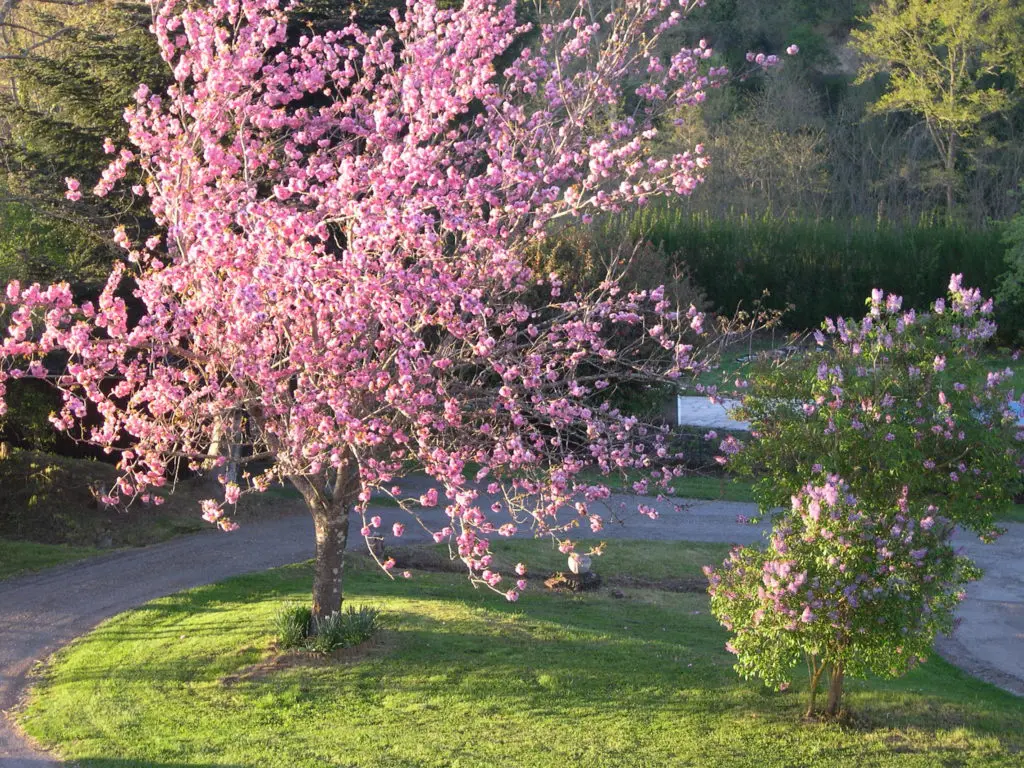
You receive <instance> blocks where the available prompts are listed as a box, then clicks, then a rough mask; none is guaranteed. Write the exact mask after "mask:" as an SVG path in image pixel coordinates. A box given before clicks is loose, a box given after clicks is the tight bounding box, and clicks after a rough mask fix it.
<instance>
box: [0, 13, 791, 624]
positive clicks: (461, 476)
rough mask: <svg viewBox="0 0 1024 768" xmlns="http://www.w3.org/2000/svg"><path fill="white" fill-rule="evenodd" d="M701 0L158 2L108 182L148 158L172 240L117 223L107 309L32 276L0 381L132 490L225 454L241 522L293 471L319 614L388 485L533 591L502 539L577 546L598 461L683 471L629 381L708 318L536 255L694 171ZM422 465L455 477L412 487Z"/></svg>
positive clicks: (12, 290)
mask: <svg viewBox="0 0 1024 768" xmlns="http://www.w3.org/2000/svg"><path fill="white" fill-rule="evenodd" d="M691 4H697V3H696V2H694V3H690V2H683V3H681V4H674V3H670V2H668V0H635V1H634V2H630V3H622V4H617V8H616V9H615V11H613V12H612V13H609V14H608V15H607V16H603V17H597V18H595V17H594V16H593V15H592V14H591V8H590V4H589V3H587V2H583V1H581V2H580V3H579V4H578V5H576V6H575V7H574V8H573V9H572V10H571V12H570V13H569V14H568V15H567V16H566V17H565V18H564V19H563V20H560V21H557V22H552V23H548V24H544V25H540V26H539V27H537V28H536V29H532V28H530V27H529V26H528V25H526V24H523V23H521V22H520V21H519V20H517V15H516V5H515V2H512V1H509V2H498V1H497V0H465V2H463V3H461V6H460V7H459V8H458V9H456V10H441V9H439V8H438V7H437V5H436V3H435V2H434V0H410V2H409V3H408V5H407V9H406V11H405V12H404V14H399V13H397V12H396V13H395V14H394V25H393V26H389V27H383V28H380V29H377V30H376V31H366V30H364V29H362V28H361V27H360V26H358V25H357V24H355V23H353V24H351V25H350V26H348V27H346V28H344V29H340V30H333V31H329V32H326V33H324V34H312V33H311V34H309V35H305V36H302V37H300V38H298V39H290V38H289V36H288V31H287V18H286V15H285V12H284V10H283V9H282V7H281V5H280V3H279V0H212V2H209V3H190V2H183V1H182V0H156V1H155V2H154V24H153V29H154V31H155V34H156V36H157V38H158V40H159V43H160V47H161V50H162V52H163V56H164V58H165V59H166V61H167V62H168V64H169V65H170V66H171V67H172V69H173V75H174V84H173V85H172V86H171V87H170V88H169V89H168V90H167V92H166V93H152V92H150V91H149V89H147V88H146V87H145V86H142V87H140V88H139V90H138V93H137V94H136V103H135V105H134V106H133V107H132V108H130V109H129V110H127V112H126V119H127V121H128V123H129V126H130V139H131V143H132V147H131V148H122V149H118V148H116V147H114V146H112V145H109V143H108V146H107V150H108V152H110V153H111V154H112V155H113V161H112V163H111V165H110V167H109V168H108V169H107V171H106V172H105V173H104V174H103V178H102V180H101V181H100V183H99V184H98V185H97V187H96V188H95V189H94V190H93V192H94V193H95V194H99V195H104V194H106V193H107V192H109V191H110V190H111V189H112V188H113V186H114V185H115V184H117V183H118V181H119V180H120V179H122V178H123V177H124V175H125V173H126V170H127V169H128V168H129V166H131V165H133V164H134V165H135V166H137V167H138V168H139V169H140V170H141V171H142V174H143V176H144V178H145V187H144V188H139V189H138V190H136V191H137V192H138V193H140V194H146V195H148V197H149V198H150V200H151V207H152V212H153V214H154V216H155V217H156V219H157V222H158V224H159V225H160V226H161V227H162V228H163V231H164V232H165V233H166V234H165V235H164V236H162V237H153V238H151V239H149V240H147V241H146V242H130V241H129V240H128V238H127V236H126V235H125V234H124V232H123V231H122V232H118V234H117V237H118V240H119V242H120V243H121V245H122V246H123V248H124V249H125V252H126V262H125V263H124V264H122V265H119V266H117V267H116V268H115V269H114V270H113V272H112V274H111V275H110V278H109V280H108V282H107V285H106V288H105V290H104V291H103V292H102V295H101V296H100V297H99V300H98V301H97V302H96V303H84V304H77V303H76V302H75V301H74V299H73V297H72V295H71V293H70V290H69V288H68V286H66V285H56V286H50V287H48V288H42V287H39V286H29V287H22V286H19V285H17V284H12V285H10V286H8V288H7V292H6V301H5V304H4V306H3V309H4V311H6V312H8V313H9V316H10V326H9V329H8V333H7V335H6V338H5V339H4V341H3V346H2V348H0V355H2V358H0V360H2V365H0V398H2V387H3V382H4V381H6V380H7V379H10V378H17V377H20V376H37V377H47V376H49V377H50V378H51V379H52V380H53V381H54V383H55V384H56V386H57V387H59V389H60V390H61V391H62V392H63V397H64V401H63V402H64V404H63V408H62V410H61V411H60V413H59V414H57V415H56V416H55V419H54V421H55V423H56V425H57V427H58V428H60V429H63V430H74V431H75V433H76V434H79V435H80V437H81V439H83V440H85V441H88V442H89V443H92V444H94V445H98V446H102V447H103V448H105V449H106V450H108V451H112V452H119V454H120V468H121V469H122V470H123V478H122V480H121V481H120V483H119V485H118V487H117V488H116V489H114V490H113V491H112V492H111V493H110V496H109V498H108V499H107V500H108V501H109V502H111V503H117V502H123V501H125V500H127V499H130V498H134V497H137V496H141V498H142V499H143V500H147V499H149V498H151V497H152V494H154V492H155V491H154V489H157V490H158V489H160V488H161V487H163V486H164V485H165V484H166V483H167V482H168V479H169V476H171V475H172V474H173V472H174V471H175V470H176V468H177V467H178V466H180V465H183V464H184V465H188V466H190V467H192V468H193V469H199V468H202V467H203V466H205V465H206V464H207V463H209V462H213V463H217V464H220V465H224V464H225V463H227V462H228V459H229V454H230V456H231V458H232V462H231V463H234V460H235V459H237V460H238V461H239V462H241V463H242V465H243V468H244V470H245V471H243V472H242V474H241V475H240V476H239V477H237V478H236V477H234V476H233V475H231V474H230V473H222V475H221V480H222V482H223V484H224V489H223V496H222V497H221V498H217V499H209V500H207V501H205V502H203V516H204V517H205V518H206V519H207V520H209V521H210V522H213V523H216V524H217V525H219V526H220V527H221V528H223V529H225V530H229V529H231V528H233V527H235V525H236V523H235V522H234V521H233V520H232V508H233V505H234V504H235V503H236V502H237V500H238V498H239V496H240V494H242V493H244V492H249V491H260V490H263V489H265V488H267V487H268V485H270V484H271V483H274V482H278V481H287V482H290V483H291V484H292V485H294V486H295V488H297V489H298V491H299V492H300V493H301V494H302V497H303V499H304V500H305V503H306V505H307V506H308V508H309V511H310V513H311V515H312V517H313V520H314V522H315V529H316V570H315V581H314V587H313V612H314V616H315V617H318V618H319V617H323V616H325V615H327V614H330V613H331V612H333V611H336V610H338V609H339V606H340V603H341V598H342V575H343V556H344V550H345V547H346V542H347V536H348V530H349V517H350V515H351V514H353V513H354V514H357V515H363V528H362V530H363V534H364V536H367V537H376V536H378V535H380V531H379V529H378V527H377V526H378V525H379V522H378V521H377V520H376V519H375V518H372V517H371V518H369V519H367V516H366V511H367V508H368V504H369V502H370V499H371V494H372V493H375V492H377V493H383V494H390V495H393V496H394V497H395V498H396V499H397V500H398V502H399V504H400V505H401V506H402V507H403V508H405V509H407V510H408V511H409V512H410V513H411V514H412V515H413V518H414V519H413V522H414V521H415V518H416V517H417V512H418V510H421V509H423V508H425V507H431V506H435V505H439V506H442V507H443V508H444V511H445V513H446V520H447V524H445V525H443V526H441V527H440V528H439V529H436V530H435V529H430V533H431V534H433V537H434V539H435V540H437V541H448V542H449V543H450V545H451V546H452V548H453V550H454V551H456V552H457V554H458V556H459V557H460V558H461V559H462V560H463V561H464V562H465V563H466V565H467V567H468V569H469V573H470V575H471V577H472V579H473V580H474V581H475V582H477V583H479V584H483V585H486V586H488V587H490V588H492V589H495V590H497V591H499V592H501V593H503V594H505V595H506V596H507V598H508V599H509V600H515V599H516V598H517V597H518V595H519V593H520V591H521V590H522V589H523V588H525V582H524V581H522V580H521V579H520V580H519V581H514V580H515V576H512V577H504V576H503V574H501V573H500V572H498V571H497V570H496V569H495V568H494V567H493V564H492V563H491V556H490V554H489V549H490V545H489V542H490V540H491V539H492V538H493V537H494V536H508V535H513V534H514V533H515V532H516V531H517V530H518V529H520V528H522V527H524V526H527V525H528V526H532V528H533V529H534V531H535V532H536V533H537V534H538V535H552V536H556V537H558V538H559V540H560V541H561V542H562V548H563V551H565V552H571V551H572V550H573V547H574V542H573V541H572V540H571V539H570V538H569V534H570V533H571V530H572V529H573V528H574V527H575V526H578V525H580V524H581V523H582V524H583V525H586V526H588V527H590V528H592V529H594V530H599V529H600V528H601V526H602V524H603V520H602V515H601V506H600V503H601V502H602V500H604V499H607V497H608V495H609V489H608V487H607V486H606V485H603V484H588V483H585V482H581V481H580V479H579V477H580V473H581V471H583V470H584V469H587V468H593V467H597V468H598V469H599V470H600V471H601V472H604V473H609V472H613V471H620V470H625V469H635V468H643V469H646V470H649V471H650V474H651V476H652V480H651V482H660V483H662V484H663V485H665V486H666V487H667V484H668V482H669V480H670V478H671V474H670V473H663V472H660V471H659V470H658V469H657V468H656V466H655V465H656V463H657V462H658V461H659V460H660V459H664V458H667V457H668V450H667V448H666V446H665V440H664V435H663V434H661V433H657V432H651V431H649V430H647V429H645V428H644V427H643V426H642V425H641V424H639V423H638V422H637V420H636V419H635V418H633V417H630V416H628V415H626V414H623V413H621V412H619V411H618V410H616V409H615V408H614V407H612V406H611V405H609V403H608V402H607V397H606V394H607V391H608V390H609V386H610V384H612V383H614V384H617V385H619V386H622V385H630V384H632V385H636V386H647V385H650V384H651V383H658V382H662V383H665V382H669V383H670V382H673V381H676V380H677V379H678V378H679V377H680V376H682V375H684V374H685V373H687V372H689V371H693V370H697V369H699V368H700V367H701V365H702V356H701V351H700V346H699V335H700V334H701V333H702V331H703V327H702V324H703V322H704V318H703V316H702V315H701V314H700V313H698V312H697V311H696V310H694V309H693V308H692V307H689V308H687V307H674V306H671V305H670V304H669V302H668V301H666V299H665V297H664V294H663V291H662V290H654V291H640V292H627V291H624V290H622V289H621V288H620V286H619V272H618V271H617V270H616V269H614V268H613V269H611V270H610V272H609V277H608V279H607V280H606V281H605V282H603V283H602V284H601V285H600V286H599V287H598V288H596V289H595V290H594V291H592V292H591V293H589V294H587V295H562V291H561V284H560V282H559V280H558V278H557V276H556V275H550V276H542V275H537V274H534V272H533V271H531V269H530V268H529V266H528V264H527V263H526V262H525V260H524V256H523V254H524V253H526V252H527V251H528V248H527V246H528V245H530V244H531V243H536V241H537V240H538V239H539V238H542V237H543V236H544V233H545V231H547V230H549V229H550V228H551V227H552V226H556V225H557V223H558V221H559V220H565V221H568V222H571V221H574V220H580V219H582V220H586V219H587V217H589V216H592V215H594V214H596V213H599V212H602V211H615V210H619V209H620V208H622V207H623V206H626V205H632V204H643V203H645V202H646V201H648V200H650V199H652V198H655V197H658V196H665V195H685V194H688V193H689V192H690V191H691V190H693V189H694V188H695V187H696V186H697V184H699V183H700V181H701V180H702V171H703V169H704V167H705V166H706V164H707V160H706V159H705V157H704V156H703V154H702V149H701V148H700V147H696V148H694V149H693V150H692V151H686V152H682V153H677V154H664V152H663V151H661V150H659V149H658V146H657V144H656V137H657V135H658V127H659V125H661V124H662V123H663V122H664V121H665V120H666V119H671V118H672V117H673V115H674V114H677V112H678V110H679V109H680V108H682V107H685V106H686V105H692V104H696V103H699V102H700V101H702V99H703V98H704V94H705V93H706V91H707V89H708V88H710V87H712V86H714V85H716V84H717V83H718V82H720V81H721V79H722V78H723V76H724V75H725V72H724V70H722V69H716V68H715V67H710V66H708V62H707V59H708V58H709V57H710V56H711V49H710V48H708V47H707V45H706V43H704V42H703V41H702V42H701V43H700V44H699V45H698V46H696V47H694V48H693V49H682V50H679V51H677V52H676V53H674V54H672V55H671V56H663V55H661V54H660V53H659V51H660V50H661V49H660V48H659V45H661V43H662V40H663V38H664V36H665V33H666V32H668V31H669V30H671V29H672V28H673V27H675V26H677V25H678V24H679V22H680V21H681V19H682V17H683V16H684V15H685V13H686V12H687V11H688V10H689V6H690V5H691ZM680 5H681V7H680ZM523 40H527V41H528V42H530V43H531V44H530V45H529V46H525V47H524V46H523V44H522V41H523ZM758 63H759V64H763V65H765V66H767V65H770V64H772V63H774V59H773V58H772V59H771V60H768V59H762V60H761V61H760V62H758ZM80 194H81V191H80V190H79V188H78V183H77V182H75V181H74V180H69V184H68V196H69V197H77V196H79V195H80ZM120 291H130V292H131V294H132V295H133V296H134V297H135V299H136V300H137V301H138V302H139V303H140V305H141V307H142V310H141V312H140V313H138V314H139V316H138V317H136V316H135V315H134V314H132V313H129V312H128V310H127V308H126V303H125V301H124V300H123V299H122V298H121V294H120V293H119V292H120ZM52 353H60V354H61V355H63V358H61V359H66V365H64V367H63V370H62V371H61V372H60V374H59V375H55V376H54V375H51V374H50V373H49V372H50V369H51V368H52V367H53V360H54V358H53V357H52ZM47 356H51V357H50V359H49V361H47V360H46V358H47ZM92 414H98V418H97V419H93V420H90V418H87V417H90V415H92ZM125 446H127V447H125ZM240 448H243V449H244V450H239V449H240ZM413 469H415V470H416V471H422V472H425V473H426V474H427V475H428V476H429V477H430V478H432V479H433V480H434V481H435V482H436V484H437V486H438V487H439V488H440V490H441V493H440V494H439V493H437V492H436V491H430V492H428V493H426V494H423V495H422V497H420V498H417V499H413V498H410V496H409V494H405V493H403V490H402V486H401V483H400V482H399V480H400V478H401V477H402V476H404V475H406V474H407V473H408V472H410V471H411V470H413ZM481 491H486V492H487V493H486V498H484V496H483V495H482V493H481ZM424 524H425V523H424ZM391 532H392V533H393V534H394V535H400V534H401V533H403V532H404V526H402V525H396V526H395V527H394V529H393V530H392V531H391ZM381 565H382V566H383V567H384V568H385V569H391V568H392V567H393V565H394V564H393V562H392V561H390V560H387V561H384V562H382V563H381ZM517 575H520V574H517ZM510 582H513V583H510Z"/></svg>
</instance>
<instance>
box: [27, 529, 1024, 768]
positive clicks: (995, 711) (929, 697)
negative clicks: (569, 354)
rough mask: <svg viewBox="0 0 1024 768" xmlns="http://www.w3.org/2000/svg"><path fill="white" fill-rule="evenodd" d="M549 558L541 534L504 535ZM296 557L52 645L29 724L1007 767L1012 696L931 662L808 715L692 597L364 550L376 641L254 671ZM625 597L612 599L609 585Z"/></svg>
mask: <svg viewBox="0 0 1024 768" xmlns="http://www.w3.org/2000/svg"><path fill="white" fill-rule="evenodd" d="M502 550H503V551H502V552H501V557H502V558H508V559H509V560H511V559H516V558H527V557H529V560H530V562H533V563H534V568H535V569H539V568H541V566H542V564H544V563H545V560H544V558H546V557H548V556H549V553H548V551H547V549H546V547H545V545H543V544H539V543H528V542H508V543H503V547H502ZM722 553H723V548H722V547H721V546H720V545H703V544H674V543H659V544H648V543H628V544H627V543H622V542H615V543H614V545H613V546H612V547H610V548H609V553H608V555H607V556H606V557H605V558H603V559H602V560H601V561H599V563H600V565H599V567H600V569H601V572H602V573H603V574H605V575H606V576H609V577H610V576H612V575H616V576H618V577H625V576H635V577H639V578H644V577H646V578H654V577H657V576H658V575H659V574H660V575H664V574H671V575H673V576H677V577H694V576H696V574H697V573H698V571H697V568H698V567H699V564H701V563H702V562H715V561H718V560H719V559H720V558H721V556H722ZM310 581H311V573H310V568H309V566H308V565H298V566H292V567H288V568H282V569H276V570H273V571H269V572H266V573H263V574H258V575H251V576H245V577H241V578H236V579H232V580H230V581H226V582H223V583H221V584H217V585H213V586H209V587H203V588H199V589H195V590H191V591H189V592H184V593H181V594H178V595H174V596H171V597H168V598H165V599H162V600H157V601H154V602H152V603H150V604H148V605H146V606H143V607H142V608H139V609H137V610H135V611H131V612H129V613H126V614H123V615H121V616H118V617H116V618H114V619H112V620H110V621H107V622H105V623H104V624H102V625H101V626H100V627H99V628H98V629H97V630H95V631H94V632H92V633H91V634H89V635H88V636H86V637H84V638H82V639H81V640H79V641H78V642H76V643H75V644H74V645H73V646H71V647H70V648H68V649H66V650H65V651H63V652H61V653H60V654H59V655H58V657H57V658H56V660H55V661H54V663H53V664H52V665H51V666H50V668H49V670H48V672H47V673H46V676H45V677H44V678H43V680H42V681H41V683H40V684H39V686H38V687H37V688H36V689H35V691H34V693H33V694H32V696H31V698H30V701H29V703H28V705H27V709H26V710H25V711H23V712H22V713H21V714H20V720H21V723H22V724H23V726H24V727H25V728H26V730H27V731H28V733H29V734H30V735H32V736H33V737H35V738H37V739H39V740H40V741H41V742H42V743H43V744H45V745H47V746H51V747H57V748H58V749H59V750H60V752H61V753H62V754H63V755H64V756H65V757H68V758H71V759H74V760H76V761H79V762H78V764H80V765H82V766H86V767H88V768H98V767H99V766H105V767H107V768H112V767H114V766H117V768H125V767H126V766H157V767H159V766H170V765H175V766H213V765H218V766H321V765H332V766H359V767H360V768H375V767H378V766H379V767H381V768H384V767H385V766H386V767H387V768H402V767H404V766H410V767H411V766H416V767H417V768H419V767H422V768H427V767H436V768H441V767H442V766H444V767H448V766H458V767H461V768H468V767H474V768H475V767H476V766H481V767H483V766H488V767H490V766H509V768H511V767H512V766H516V767H518V766H531V768H532V767H536V768H545V767H547V766H552V767H555V766H557V767H558V768H564V767H565V766H638V767H639V766H757V767H758V768H761V767H762V766H768V767H771V766H778V767H779V768H781V767H782V766H797V765H799V766H822V767H825V766H838V765H842V766H887V767H888V766H915V767H917V766H920V767H921V768H924V767H925V766H928V767H931V766H936V765H949V766H954V765H957V766H967V765H971V766H1016V765H1020V757H1021V750H1024V733H1022V732H1021V730H1020V727H1019V725H1020V722H1021V718H1022V717H1024V701H1022V700H1020V699H1017V698H1015V697H1013V696H1011V695H1009V694H1005V693H1003V692H1001V691H999V690H997V689H995V688H992V687H990V686H988V685H986V684H984V683H980V682H977V681H974V680H972V679H970V678H968V677H966V676H965V675H963V674H961V673H960V672H958V671H957V670H956V669H954V668H953V667H951V666H949V665H947V664H945V663H944V662H942V661H940V660H937V659H933V660H930V661H929V662H928V663H927V664H925V665H923V666H922V667H921V668H919V669H917V670H915V671H914V672H913V673H912V674H911V675H909V676H908V677H907V678H905V679H903V680H900V681H891V682H881V681H851V683H850V688H849V690H850V693H849V702H848V703H849V705H850V707H851V708H852V710H853V712H854V717H853V719H852V720H851V721H850V722H848V723H846V724H842V725H840V724H834V723H817V722H814V723H805V722H802V721H801V720H800V713H801V696H800V693H801V691H800V689H801V688H802V686H801V685H800V684H797V685H794V688H793V689H791V690H790V691H788V692H785V693H778V692H771V691H767V690H765V689H764V688H762V687H759V686H758V685H757V684H754V683H745V682H742V681H739V680H738V679H737V678H736V676H735V673H734V672H733V671H732V669H731V666H732V658H731V656H730V655H729V654H728V653H727V652H726V651H725V650H724V648H723V644H724V642H725V639H726V635H725V633H724V632H723V630H722V629H721V628H720V627H719V626H718V625H717V623H716V622H715V621H714V619H713V618H712V617H711V616H710V615H709V614H708V603H707V598H706V596H705V595H703V594H697V593H685V592H668V591H662V590H652V589H639V588H637V589H630V588H627V589H623V590H619V592H618V593H612V592H611V591H605V590H600V591H598V592H594V593H586V594H584V595H582V596H572V595H563V594H548V593H542V592H541V590H540V588H537V587H536V586H531V588H530V590H528V591H527V592H526V593H525V594H524V596H523V597H522V598H521V599H520V601H519V602H518V603H515V604H510V603H507V602H505V601H504V600H502V599H501V598H500V597H498V596H495V595H493V594H491V593H489V592H485V591H477V590H473V589H472V588H471V587H470V586H468V585H467V584H466V582H465V579H464V577H460V576H457V575H454V574H448V573H425V572H417V573H416V574H415V578H413V579H412V580H409V581H405V580H401V579H399V580H398V581H397V582H391V581H390V580H388V579H386V578H384V577H383V576H382V575H381V574H380V572H379V571H375V570H372V569H371V568H370V567H369V566H368V565H367V561H366V560H365V559H363V558H354V559H353V562H352V571H351V574H350V577H349V579H348V586H347V590H348V594H349V601H350V602H351V603H352V604H364V605H374V606H377V607H380V608H381V609H383V610H384V611H385V614H386V617H387V618H386V622H387V623H386V627H387V629H386V630H385V632H384V634H383V635H382V636H381V637H380V638H379V640H378V641H377V642H376V643H375V644H374V645H372V646H370V647H369V648H367V649H365V650H364V651H363V652H362V653H359V654H353V655H350V656H348V657H343V658H342V659H341V660H340V661H338V662H337V663H334V664H327V665H325V664H305V665H304V664H298V665H295V664H293V665H291V666H279V667H273V668H269V669H268V671H267V672H266V673H264V674H260V675H246V674H245V672H246V670H250V669H252V668H253V665H257V664H261V663H265V662H266V661H267V658H268V656H270V655H272V651H271V650H269V649H270V644H271V638H270V627H271V620H272V617H273V615H274V613H275V612H276V611H277V610H278V609H279V607H280V605H281V603H282V602H284V601H289V600H295V601H306V600H307V599H308V591H309V587H310ZM615 594H620V595H622V596H621V597H615V596H614V595H615Z"/></svg>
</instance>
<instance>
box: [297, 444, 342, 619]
mask: <svg viewBox="0 0 1024 768" xmlns="http://www.w3.org/2000/svg"><path fill="white" fill-rule="evenodd" d="M289 480H291V482H292V485H294V486H295V487H296V488H297V489H298V490H299V493H301V494H302V497H303V498H304V499H305V500H306V507H307V508H308V509H309V513H310V515H311V516H312V518H313V526H314V529H315V531H316V560H315V564H314V569H313V619H314V621H316V620H318V619H322V618H324V617H326V616H330V615H331V614H332V613H334V612H336V611H340V610H341V602H342V599H343V597H344V593H343V589H342V587H343V583H344V576H345V546H346V545H347V544H348V521H349V512H350V511H351V509H352V505H353V504H354V503H355V500H356V496H357V494H358V493H359V468H358V466H357V465H356V462H355V459H354V457H349V458H348V459H347V460H346V461H345V463H344V464H342V466H341V468H340V469H339V470H338V473H337V475H336V477H335V479H334V482H333V483H332V485H331V487H330V488H328V487H327V482H326V481H327V478H326V477H323V476H319V477H310V476H293V477H290V478H289Z"/></svg>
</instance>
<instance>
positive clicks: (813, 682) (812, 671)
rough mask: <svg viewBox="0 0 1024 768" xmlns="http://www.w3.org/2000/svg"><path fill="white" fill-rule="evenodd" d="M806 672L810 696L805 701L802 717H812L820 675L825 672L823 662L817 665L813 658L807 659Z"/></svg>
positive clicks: (815, 659)
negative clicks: (804, 710)
mask: <svg viewBox="0 0 1024 768" xmlns="http://www.w3.org/2000/svg"><path fill="white" fill-rule="evenodd" d="M807 671H808V672H809V677H810V694H809V696H808V700H807V711H806V712H804V717H807V718H811V717H814V705H815V704H816V703H817V700H818V682H819V681H820V680H821V673H822V672H824V671H825V662H822V663H821V665H820V666H819V665H818V660H817V658H816V657H814V656H808V657H807Z"/></svg>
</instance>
